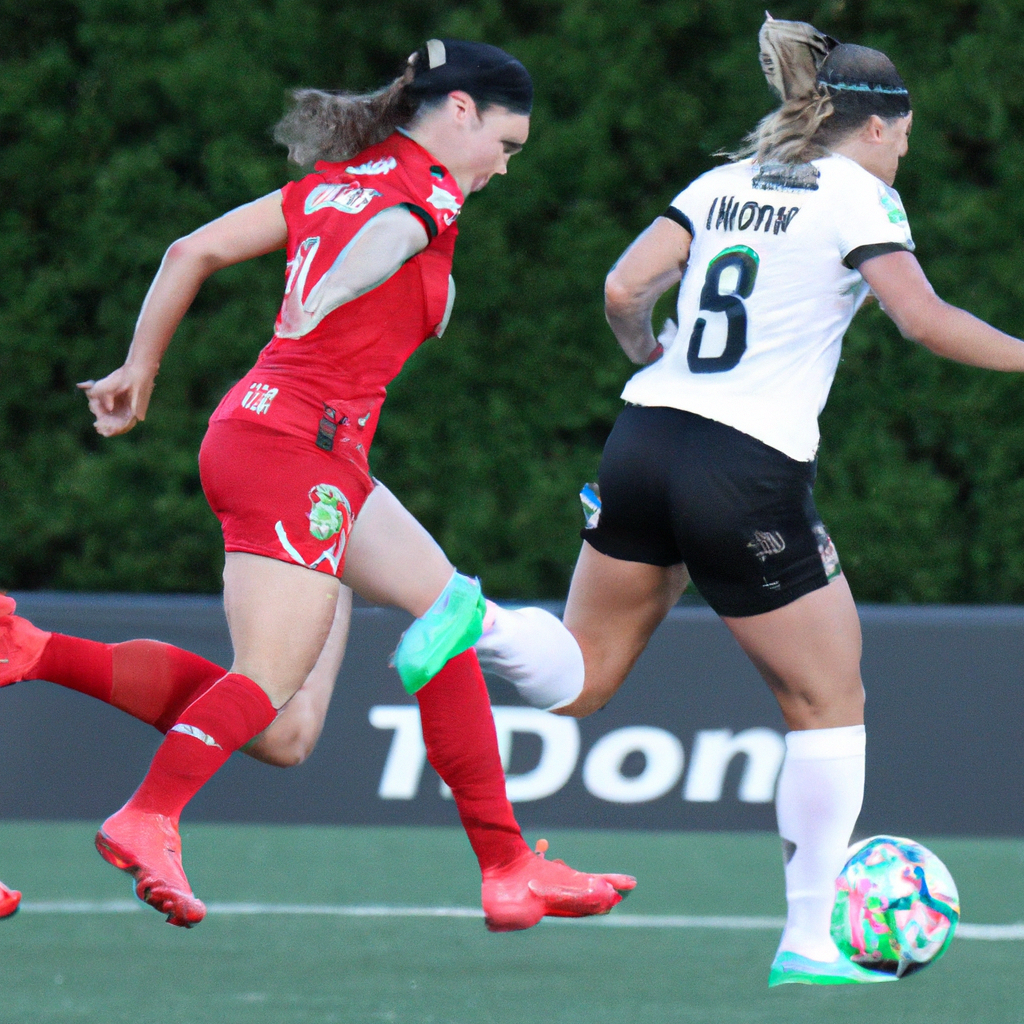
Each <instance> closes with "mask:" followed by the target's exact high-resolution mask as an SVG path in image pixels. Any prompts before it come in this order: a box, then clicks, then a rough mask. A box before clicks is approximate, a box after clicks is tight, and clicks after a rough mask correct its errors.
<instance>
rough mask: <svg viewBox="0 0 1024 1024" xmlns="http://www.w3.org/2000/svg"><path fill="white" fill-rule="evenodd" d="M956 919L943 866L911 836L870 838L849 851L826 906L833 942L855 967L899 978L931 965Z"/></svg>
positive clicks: (956, 899) (955, 900)
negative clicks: (833, 896)
mask: <svg viewBox="0 0 1024 1024" xmlns="http://www.w3.org/2000/svg"><path fill="white" fill-rule="evenodd" d="M959 920H960V896H959V894H958V893H957V891H956V883H955V882H954V881H953V877H952V875H950V873H949V871H948V869H947V868H946V865H945V864H943V863H942V861H941V860H939V858H938V857H936V856H935V854H934V853H932V852H931V850H928V849H926V848H925V847H923V846H922V845H921V844H920V843H915V842H914V841H913V840H912V839H900V838H898V837H896V836H874V837H873V838H872V839H865V840H864V842H862V843H859V844H857V845H856V846H854V847H852V848H851V852H850V859H849V860H848V861H847V862H846V866H845V867H844V868H843V870H842V873H841V874H840V875H839V878H837V879H836V902H835V906H834V907H833V909H832V938H833V939H834V940H835V943H836V945H837V946H838V947H839V949H840V950H841V951H842V953H843V955H844V956H846V957H848V958H849V959H850V960H852V961H853V962H854V963H857V964H860V965H861V966H862V967H866V968H868V969H869V970H877V971H885V972H887V973H889V974H895V975H896V977H898V978H901V977H903V976H904V975H906V974H910V973H911V972H913V971H916V970H920V969H921V968H922V967H924V966H926V965H927V964H930V963H932V962H933V961H935V960H938V958H939V957H940V956H942V954H943V953H945V952H946V948H947V947H948V946H949V944H950V942H952V941H953V932H954V931H955V930H956V924H957V921H959Z"/></svg>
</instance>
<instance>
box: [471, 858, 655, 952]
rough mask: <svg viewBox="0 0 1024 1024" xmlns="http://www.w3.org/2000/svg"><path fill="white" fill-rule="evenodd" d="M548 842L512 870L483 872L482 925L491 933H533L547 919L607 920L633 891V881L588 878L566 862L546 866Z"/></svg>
mask: <svg viewBox="0 0 1024 1024" xmlns="http://www.w3.org/2000/svg"><path fill="white" fill-rule="evenodd" d="M547 848H548V844H547V840H545V839H542V840H540V842H538V843H537V852H536V853H524V854H522V856H520V857H517V858H516V859H515V860H514V861H512V863H511V864H506V865H505V866H504V867H501V868H491V869H488V870H487V871H485V872H484V878H483V886H482V887H481V899H482V902H483V906H484V922H485V923H486V925H487V927H488V929H489V930H490V931H492V932H513V931H518V930H520V929H522V928H532V927H533V926H534V925H535V924H537V922H538V921H540V919H541V918H542V917H544V916H545V915H546V916H548V917H589V916H591V915H592V914H607V913H608V912H609V911H610V910H611V909H612V907H614V906H615V905H616V904H617V903H621V902H622V894H623V893H628V892H629V891H630V890H632V889H633V888H635V887H636V879H635V878H634V877H633V876H632V875H589V874H586V873H585V872H582V871H574V870H573V869H572V868H571V867H569V866H568V865H567V864H566V863H565V862H564V861H561V860H545V859H544V851H545V850H546V849H547Z"/></svg>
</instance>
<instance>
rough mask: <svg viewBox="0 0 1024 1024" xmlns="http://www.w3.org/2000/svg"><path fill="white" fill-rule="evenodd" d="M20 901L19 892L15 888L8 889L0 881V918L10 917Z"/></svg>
mask: <svg viewBox="0 0 1024 1024" xmlns="http://www.w3.org/2000/svg"><path fill="white" fill-rule="evenodd" d="M19 903H21V893H20V892H18V890H17V889H8V888H7V886H6V885H4V883H3V882H0V918H4V917H10V916H11V914H13V913H14V912H15V911H16V910H17V909H18V904H19Z"/></svg>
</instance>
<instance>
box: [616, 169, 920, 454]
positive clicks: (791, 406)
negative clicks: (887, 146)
mask: <svg viewBox="0 0 1024 1024" xmlns="http://www.w3.org/2000/svg"><path fill="white" fill-rule="evenodd" d="M666 216H668V217H671V218H672V219H673V220H675V221H677V222H678V223H679V224H681V225H682V226H683V227H685V228H686V230H687V231H689V232H690V234H691V235H692V236H693V242H692V244H691V246H690V257H689V261H688V264H687V268H686V272H685V274H684V276H683V281H682V284H681V285H680V288H679V303H678V321H677V323H678V324H679V333H678V334H677V335H676V339H675V342H674V343H673V344H672V345H671V346H670V347H669V348H668V350H667V351H666V352H665V355H664V356H663V357H662V358H661V359H659V360H658V361H657V362H656V363H653V364H652V365H651V366H648V367H646V368H645V369H643V370H641V371H640V372H639V373H637V374H636V375H635V376H634V377H632V378H631V379H630V381H629V383H628V384H627V385H626V387H625V390H624V391H623V392H622V397H623V398H624V399H625V400H626V401H627V402H631V403H633V404H634V405H647V406H669V407H670V408H674V409H686V410H689V411H690V412H694V413H697V414H698V415H700V416H704V417H706V418H707V419H711V420H717V421H718V422H720V423H725V424H728V425H729V426H731V427H735V428H736V429H737V430H741V431H743V433H745V434H750V435H751V436H753V437H756V438H758V439H759V440H761V441H764V442H765V443H766V444H769V445H771V446H772V447H773V448H777V449H778V450H779V451H781V452H784V453H785V454H786V455H788V456H789V457H790V458H793V459H797V460H799V461H801V462H805V461H809V460H810V459H813V458H814V455H815V452H816V451H817V449H818V440H819V434H818V414H819V413H820V412H821V410H822V409H823V408H824V407H825V399H826V398H827V397H828V392H829V388H830V387H831V386H832V378H833V377H834V376H835V372H836V366H837V365H838V363H839V351H840V347H841V345H842V339H843V334H844V333H845V332H846V328H847V327H848V326H849V325H850V321H851V320H852V319H853V315H854V313H856V311H857V309H858V307H859V306H860V304H861V303H862V302H863V301H864V298H865V297H866V295H867V293H868V286H867V284H866V283H865V281H864V279H863V278H862V277H861V275H860V273H859V272H858V270H857V269H856V268H857V267H859V266H860V264H861V263H863V262H864V260H866V259H869V258H870V257H872V256H877V255H881V254H882V253H886V252H894V251H897V250H901V249H905V250H910V251H913V248H914V243H913V240H912V238H911V236H910V225H909V224H908V223H907V216H906V214H905V213H904V211H903V204H902V203H901V202H900V197H899V194H898V193H897V192H896V191H894V190H893V189H891V188H889V187H888V186H887V185H885V184H884V183H883V182H882V181H881V180H879V179H878V178H876V177H875V176H874V175H873V174H871V173H870V172H868V171H866V170H864V168H863V167H861V166H860V165H859V164H857V163H855V162H854V161H853V160H849V159H847V158H846V157H843V156H837V155H832V156H828V157H824V158H822V159H820V160H815V161H813V162H812V163H809V164H798V165H782V164H766V165H764V166H763V167H761V166H758V165H756V164H755V163H754V162H753V161H752V160H744V161H741V162H738V163H732V164H726V165H724V166H722V167H716V168H715V169H714V170H712V171H708V173H707V174H704V175H702V176H701V177H699V178H697V179H696V181H694V182H693V183H692V184H691V185H690V186H689V187H688V188H686V189H684V190H683V191H682V192H681V193H680V194H679V195H678V196H676V198H675V199H674V200H673V201H672V205H671V206H670V207H669V209H668V211H667V212H666Z"/></svg>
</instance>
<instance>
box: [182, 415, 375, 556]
mask: <svg viewBox="0 0 1024 1024" xmlns="http://www.w3.org/2000/svg"><path fill="white" fill-rule="evenodd" d="M199 475H200V478H201V479H202V483H203V491H204V492H205V494H206V500H207V501H208V502H209V503H210V508H212V509H213V511H214V514H215V515H216V516H217V518H218V519H219V520H220V525H221V529H222V530H223V532H224V550H225V551H246V552H248V553H249V554H253V555H264V556H266V557H267V558H276V559H278V560H279V561H282V562H294V563H296V564H297V565H303V566H305V567H306V568H307V569H315V570H317V571H318V572H326V573H330V574H331V575H332V576H341V573H342V569H343V568H344V565H345V547H346V545H347V544H348V538H349V534H350V533H351V531H352V524H353V522H354V520H355V517H356V516H357V515H358V514H359V510H360V509H361V508H362V507H363V503H364V502H365V501H366V498H367V496H368V495H369V493H370V491H372V490H373V480H372V479H371V478H370V472H369V466H368V464H367V463H366V460H365V459H361V460H359V461H356V460H353V459H352V458H349V457H348V456H347V455H343V454H340V453H338V452H328V451H322V450H321V449H320V448H318V447H317V446H316V445H315V444H314V442H313V439H312V437H310V438H308V439H306V438H299V437H295V436H292V435H290V434H286V433H282V432H280V431H277V430H272V429H268V428H267V427H265V426H264V425H263V424H262V423H254V422H247V421H245V420H242V419H216V418H215V419H213V420H212V421H211V422H210V427H209V429H208V430H207V432H206V437H205V438H203V445H202V448H201V449H200V450H199Z"/></svg>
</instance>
